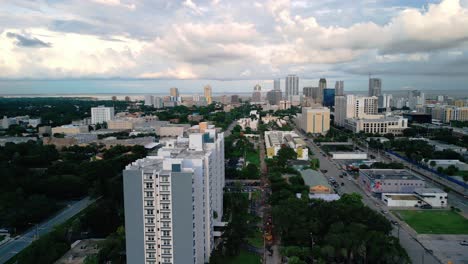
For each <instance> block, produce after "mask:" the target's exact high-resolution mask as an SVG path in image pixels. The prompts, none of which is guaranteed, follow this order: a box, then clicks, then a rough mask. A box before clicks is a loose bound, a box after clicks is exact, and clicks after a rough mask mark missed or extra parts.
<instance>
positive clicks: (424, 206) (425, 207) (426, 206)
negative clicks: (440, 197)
mask: <svg viewBox="0 0 468 264" xmlns="http://www.w3.org/2000/svg"><path fill="white" fill-rule="evenodd" d="M420 208H421V209H432V205H430V204H423V205H421V207H420Z"/></svg>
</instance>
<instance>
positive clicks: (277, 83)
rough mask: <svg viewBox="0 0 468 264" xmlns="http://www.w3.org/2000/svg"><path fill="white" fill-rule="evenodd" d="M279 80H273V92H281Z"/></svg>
mask: <svg viewBox="0 0 468 264" xmlns="http://www.w3.org/2000/svg"><path fill="white" fill-rule="evenodd" d="M280 81H281V80H280V79H275V80H273V90H276V91H281V83H280Z"/></svg>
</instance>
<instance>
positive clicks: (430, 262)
mask: <svg viewBox="0 0 468 264" xmlns="http://www.w3.org/2000/svg"><path fill="white" fill-rule="evenodd" d="M296 133H297V134H298V135H301V136H302V137H303V138H307V137H306V136H305V135H304V134H303V133H301V132H300V131H298V130H297V129H296ZM306 142H307V145H308V147H309V148H310V150H311V151H312V152H313V153H314V154H315V155H314V158H318V159H319V161H320V169H323V170H327V173H326V174H325V175H326V176H327V178H328V177H333V178H335V180H336V181H337V182H338V183H339V184H340V185H341V183H344V185H343V186H341V187H340V188H339V189H338V193H339V194H340V195H341V194H343V193H358V194H360V195H361V196H362V197H363V199H362V201H363V203H364V204H365V205H367V206H368V207H370V208H371V209H373V210H375V211H377V212H382V210H385V209H384V208H382V205H381V204H380V203H378V201H377V200H374V198H371V197H369V196H367V194H366V193H364V191H362V189H361V188H360V187H359V186H358V184H357V182H356V181H355V180H354V179H352V180H348V178H347V177H344V178H340V177H339V175H341V174H342V173H343V171H342V170H341V167H340V164H339V163H336V162H335V161H334V160H332V159H330V158H329V157H328V156H326V157H324V156H323V151H322V150H321V149H320V148H319V147H318V146H317V145H315V143H313V142H311V140H307V141H306ZM384 216H385V217H386V218H387V219H389V220H394V221H397V222H398V223H399V225H400V228H398V226H394V230H393V235H394V236H395V237H398V232H399V233H400V234H399V238H400V244H401V246H402V247H403V248H404V249H405V250H406V252H407V253H408V255H409V257H410V258H411V261H412V263H413V264H440V262H439V261H438V260H437V259H436V258H435V257H434V256H433V255H432V254H431V253H429V252H428V251H427V250H426V249H425V248H424V247H423V246H422V245H421V244H420V243H419V242H418V241H417V240H416V239H415V237H416V234H415V233H414V231H413V230H412V229H411V228H410V227H409V226H408V225H407V224H406V223H404V222H401V221H400V220H399V219H397V218H396V217H394V216H393V215H391V214H389V213H386V214H384Z"/></svg>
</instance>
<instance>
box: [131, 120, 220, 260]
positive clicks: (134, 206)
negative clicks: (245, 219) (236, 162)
mask: <svg viewBox="0 0 468 264" xmlns="http://www.w3.org/2000/svg"><path fill="white" fill-rule="evenodd" d="M190 131H194V132H192V133H191V134H189V136H188V138H178V139H174V140H171V141H167V143H166V146H165V147H163V148H161V149H159V151H158V155H157V156H148V157H146V158H143V159H140V160H137V161H135V162H133V163H131V164H130V165H128V166H127V167H126V168H125V170H124V171H123V181H124V208H125V234H126V253H127V254H126V255H127V263H135V264H140V263H141V264H143V263H145V264H146V263H155V264H156V263H195V264H201V263H207V262H208V261H209V258H210V255H211V252H212V250H213V249H214V237H215V231H214V227H215V226H219V225H220V222H221V218H222V215H223V188H224V134H223V133H218V132H216V128H214V126H208V125H207V123H200V124H199V125H198V126H194V127H192V128H191V129H190Z"/></svg>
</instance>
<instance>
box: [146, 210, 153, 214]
mask: <svg viewBox="0 0 468 264" xmlns="http://www.w3.org/2000/svg"><path fill="white" fill-rule="evenodd" d="M146 214H148V215H153V214H154V210H153V209H147V210H146Z"/></svg>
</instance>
